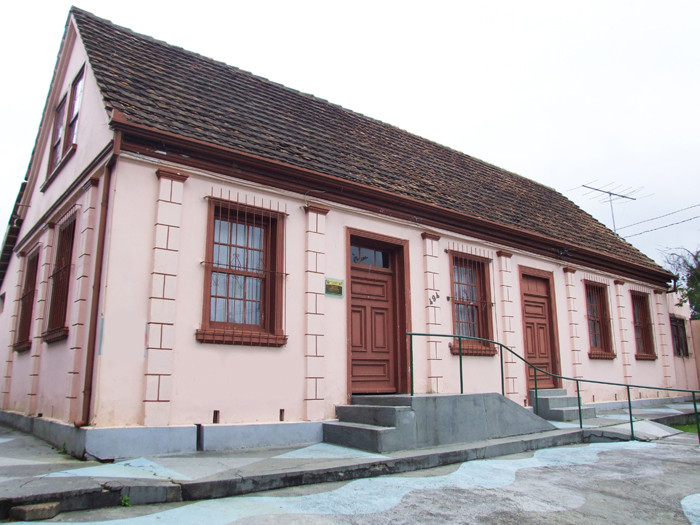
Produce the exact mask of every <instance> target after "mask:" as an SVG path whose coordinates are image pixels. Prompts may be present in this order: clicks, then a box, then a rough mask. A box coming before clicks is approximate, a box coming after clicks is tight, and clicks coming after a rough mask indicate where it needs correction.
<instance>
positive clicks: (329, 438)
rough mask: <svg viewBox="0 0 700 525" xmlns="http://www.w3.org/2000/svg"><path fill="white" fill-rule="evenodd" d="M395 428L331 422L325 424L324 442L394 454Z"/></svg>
mask: <svg viewBox="0 0 700 525" xmlns="http://www.w3.org/2000/svg"><path fill="white" fill-rule="evenodd" d="M395 434H396V428H395V427H385V426H378V425H366V424H363V423H347V422H343V421H337V422H336V421H329V422H324V423H323V441H324V442H326V443H332V444H334V445H342V446H344V447H352V448H359V449H361V450H368V451H370V452H392V451H394V450H398V449H397V448H392V446H391V442H393V441H394V440H393V439H391V438H392V437H394V435H395Z"/></svg>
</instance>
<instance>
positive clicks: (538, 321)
mask: <svg viewBox="0 0 700 525" xmlns="http://www.w3.org/2000/svg"><path fill="white" fill-rule="evenodd" d="M549 285H550V282H549V280H548V279H546V278H542V277H535V276H532V275H523V276H522V278H521V283H520V286H521V292H522V301H523V328H524V330H525V334H524V335H525V359H527V360H528V361H529V362H530V363H532V364H533V365H535V366H536V367H537V368H539V369H541V370H545V371H547V372H550V373H552V374H558V368H557V359H556V354H555V352H556V346H555V345H554V332H553V330H552V314H551V312H552V303H551V294H550V291H549ZM527 370H528V388H529V389H530V388H534V387H535V381H534V370H533V369H532V368H531V367H527ZM557 385H558V382H557V380H556V379H555V378H552V377H550V376H548V375H546V374H541V373H539V372H538V374H537V388H556V387H557Z"/></svg>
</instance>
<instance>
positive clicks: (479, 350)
mask: <svg viewBox="0 0 700 525" xmlns="http://www.w3.org/2000/svg"><path fill="white" fill-rule="evenodd" d="M450 352H451V353H452V355H459V343H457V342H454V343H451V344H450ZM496 354H498V351H497V350H496V347H494V346H493V345H473V344H472V345H465V344H464V343H462V355H463V356H486V357H490V356H494V355H496Z"/></svg>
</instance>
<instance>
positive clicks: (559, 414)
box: [539, 407, 596, 421]
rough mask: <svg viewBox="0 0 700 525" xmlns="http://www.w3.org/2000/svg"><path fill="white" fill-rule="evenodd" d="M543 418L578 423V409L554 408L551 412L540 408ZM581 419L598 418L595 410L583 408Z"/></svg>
mask: <svg viewBox="0 0 700 525" xmlns="http://www.w3.org/2000/svg"><path fill="white" fill-rule="evenodd" d="M539 415H540V416H541V417H543V418H545V419H548V420H550V421H578V417H579V416H578V407H567V408H553V409H550V410H542V407H540V414H539ZM581 417H582V418H583V419H591V418H594V417H596V412H595V408H592V407H581Z"/></svg>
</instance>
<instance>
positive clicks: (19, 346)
mask: <svg viewBox="0 0 700 525" xmlns="http://www.w3.org/2000/svg"><path fill="white" fill-rule="evenodd" d="M31 347H32V341H31V339H27V340H26V341H18V342H17V343H15V344H14V345H12V349H13V350H14V351H15V352H26V351H27V350H29V349H30V348H31Z"/></svg>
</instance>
